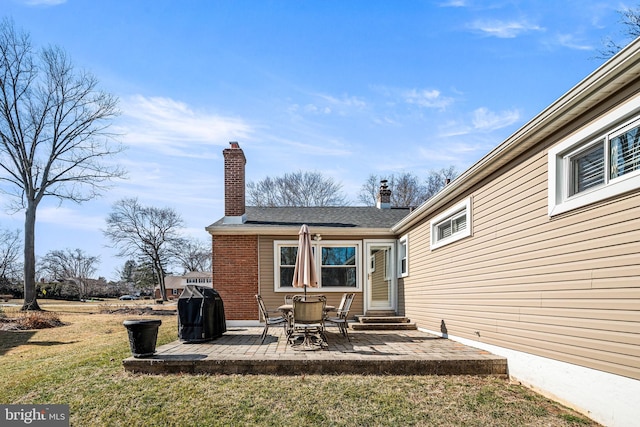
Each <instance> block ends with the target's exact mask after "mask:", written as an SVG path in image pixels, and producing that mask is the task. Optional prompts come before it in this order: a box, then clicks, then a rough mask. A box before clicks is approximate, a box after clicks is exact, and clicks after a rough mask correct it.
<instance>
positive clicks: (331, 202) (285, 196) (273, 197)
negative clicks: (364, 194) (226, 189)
mask: <svg viewBox="0 0 640 427" xmlns="http://www.w3.org/2000/svg"><path fill="white" fill-rule="evenodd" d="M247 204H249V205H250V206H263V207H275V206H302V207H309V206H344V205H346V204H347V197H346V195H345V194H344V193H343V192H342V185H341V184H339V183H336V182H335V181H334V180H333V179H332V178H327V177H324V176H323V175H322V173H320V172H302V171H298V172H292V173H285V174H284V176H281V177H276V178H271V177H267V178H265V179H263V180H262V181H258V182H249V183H247Z"/></svg>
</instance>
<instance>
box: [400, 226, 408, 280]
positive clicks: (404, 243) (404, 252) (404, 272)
mask: <svg viewBox="0 0 640 427" xmlns="http://www.w3.org/2000/svg"><path fill="white" fill-rule="evenodd" d="M408 260H409V236H408V235H407V234H405V235H404V236H402V237H401V238H400V240H398V274H399V277H405V276H408V275H409V261H408Z"/></svg>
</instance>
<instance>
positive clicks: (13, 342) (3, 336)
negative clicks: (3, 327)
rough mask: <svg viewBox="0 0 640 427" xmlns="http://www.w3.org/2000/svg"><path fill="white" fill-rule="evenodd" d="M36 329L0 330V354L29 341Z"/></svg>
mask: <svg viewBox="0 0 640 427" xmlns="http://www.w3.org/2000/svg"><path fill="white" fill-rule="evenodd" d="M35 333H36V331H0V356H1V355H3V354H5V353H6V352H7V351H9V350H11V349H12V348H14V347H19V346H21V345H24V344H26V343H27V342H29V340H30V339H31V337H32V336H33V335H34V334H35Z"/></svg>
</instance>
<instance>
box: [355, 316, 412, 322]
mask: <svg viewBox="0 0 640 427" xmlns="http://www.w3.org/2000/svg"><path fill="white" fill-rule="evenodd" d="M355 318H356V320H357V321H358V322H360V323H409V321H410V320H409V319H408V318H407V317H404V316H384V317H381V316H355Z"/></svg>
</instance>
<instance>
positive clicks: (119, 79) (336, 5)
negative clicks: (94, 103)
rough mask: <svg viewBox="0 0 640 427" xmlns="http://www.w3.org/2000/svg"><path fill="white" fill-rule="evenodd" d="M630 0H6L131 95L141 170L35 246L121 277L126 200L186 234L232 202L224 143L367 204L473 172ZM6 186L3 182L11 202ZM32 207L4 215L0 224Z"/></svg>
mask: <svg viewBox="0 0 640 427" xmlns="http://www.w3.org/2000/svg"><path fill="white" fill-rule="evenodd" d="M630 6H636V5H635V4H634V3H624V2H618V1H615V0H614V1H611V0H609V1H599V0H565V1H563V0H556V1H543V0H537V1H535V0H531V1H517V0H513V1H508V0H487V1H474V0H433V1H418V0H413V1H412V0H403V1H391V0H386V1H377V0H351V1H345V0H335V1H334V0H323V1H320V0H318V1H311V0H308V1H302V0H300V1H298V0H288V1H284V0H282V1H271V0H253V1H249V0H245V1H242V0H240V1H232V0H227V1H214V0H185V1H173V0H140V1H130V0H110V1H99V0H0V18H4V17H8V18H11V19H13V20H14V23H15V25H16V27H18V28H22V29H24V30H26V31H27V32H28V33H30V35H31V37H32V41H33V43H34V44H35V45H37V46H44V45H48V44H53V45H58V46H60V47H62V48H64V49H65V50H66V51H67V52H68V53H69V54H70V56H71V58H72V60H73V62H74V63H75V65H76V66H78V67H81V68H86V69H88V70H90V71H91V72H92V73H93V74H95V75H96V76H97V77H98V79H99V80H100V87H101V88H102V89H105V90H107V91H109V92H111V93H113V94H114V95H116V96H118V97H119V99H120V109H121V110H122V115H121V116H119V117H118V118H117V119H116V121H115V122H114V127H115V128H116V129H117V130H118V131H119V132H121V133H122V135H123V136H122V138H121V141H122V142H123V143H124V144H125V145H127V146H128V150H127V151H126V152H125V153H124V154H123V155H122V156H121V157H120V162H121V164H122V165H123V166H125V167H126V168H127V170H128V171H129V176H128V179H127V180H123V181H117V182H115V183H114V187H113V188H112V189H111V190H110V191H108V192H107V193H105V194H104V195H103V197H101V198H99V199H95V200H93V201H90V202H86V203H84V204H82V205H76V204H73V203H63V204H62V205H61V206H59V205H58V204H57V202H56V201H55V200H50V201H47V200H45V201H44V202H43V203H42V204H41V205H40V208H39V210H38V220H37V228H36V255H37V256H42V255H44V254H45V253H46V252H47V251H49V250H53V249H65V248H70V249H75V248H80V249H82V250H84V251H85V252H87V253H88V254H89V255H100V256H101V260H102V262H101V265H100V269H99V272H98V274H99V275H101V276H104V277H106V278H108V279H116V278H117V276H116V273H115V270H116V268H120V267H121V266H122V265H123V264H124V261H125V260H124V259H119V258H116V257H115V256H114V254H115V252H114V251H113V250H112V249H109V248H107V247H106V245H107V244H108V243H109V242H107V241H106V240H105V239H104V237H103V236H102V232H101V231H100V230H101V229H104V227H105V218H106V216H107V214H108V213H109V212H110V210H111V206H112V204H113V203H114V202H115V201H117V200H119V199H121V198H123V197H138V198H139V200H140V202H141V203H142V204H144V205H151V206H156V207H171V208H174V209H176V210H177V211H178V212H179V213H180V214H181V215H182V217H183V219H184V220H185V224H186V226H187V228H186V230H185V233H186V234H188V235H189V236H192V237H195V238H198V239H201V240H202V241H207V242H208V239H209V236H208V234H207V233H206V231H205V230H204V227H206V226H207V225H209V224H211V223H213V222H214V221H216V220H218V219H219V218H221V217H222V216H223V215H224V211H223V209H224V206H223V198H224V189H223V182H222V181H223V160H222V150H223V149H224V148H226V147H228V143H229V141H238V142H239V143H240V146H241V148H242V149H243V150H244V152H245V155H246V157H247V169H246V172H247V179H248V180H250V181H258V180H261V179H263V178H265V177H267V176H271V177H275V176H281V175H283V174H284V173H285V172H294V171H297V170H303V171H319V172H322V173H323V174H324V175H325V176H327V177H331V178H333V179H335V180H336V181H337V182H339V183H341V184H342V188H343V190H344V192H345V193H346V194H347V196H348V197H349V198H350V199H351V200H352V201H353V203H354V204H355V203H356V198H357V193H358V192H359V190H360V187H361V186H362V184H363V183H364V182H365V180H366V179H367V177H368V176H369V175H370V174H376V175H380V176H383V175H390V174H392V173H399V172H413V173H415V174H416V175H418V176H426V174H427V173H428V171H429V170H432V169H440V168H442V167H447V166H449V165H455V166H456V167H457V168H458V170H459V171H463V170H465V169H467V168H468V167H469V166H471V165H472V164H473V163H475V162H476V161H477V160H479V159H480V158H481V157H482V156H483V155H484V154H486V153H487V152H488V151H489V150H491V149H492V148H493V147H495V146H496V145H497V144H499V143H500V142H502V141H503V140H504V139H506V138H507V137H508V136H509V135H510V134H512V133H513V132H515V131H516V130H517V129H518V128H520V127H521V126H522V125H523V124H525V123H526V122H527V121H529V120H530V119H532V118H533V117H534V116H535V115H536V114H538V113H539V112H540V111H542V110H543V109H544V108H546V107H547V106H548V105H549V104H551V103H552V102H553V101H555V100H556V99H557V98H559V97H560V96H561V95H563V94H564V93H565V92H567V91H568V90H569V89H570V88H571V87H573V86H574V85H575V84H577V83H578V82H579V81H580V80H582V79H583V78H585V77H586V76H587V75H588V74H590V73H591V72H592V71H593V70H595V69H596V68H597V67H598V66H600V65H601V64H602V62H603V61H602V60H600V59H596V57H597V55H598V49H601V48H602V46H603V40H604V39H605V38H607V37H611V38H613V39H614V40H621V39H622V38H623V36H622V34H621V32H622V30H623V29H622V26H621V24H620V15H619V14H618V13H617V11H618V10H621V9H623V8H625V7H630ZM5 201H6V196H3V195H0V203H2V205H4V204H5V203H4V202H5ZM22 221H23V214H22V213H18V214H14V215H9V214H8V213H7V212H5V211H4V210H2V211H0V228H8V229H15V228H21V227H22Z"/></svg>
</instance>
